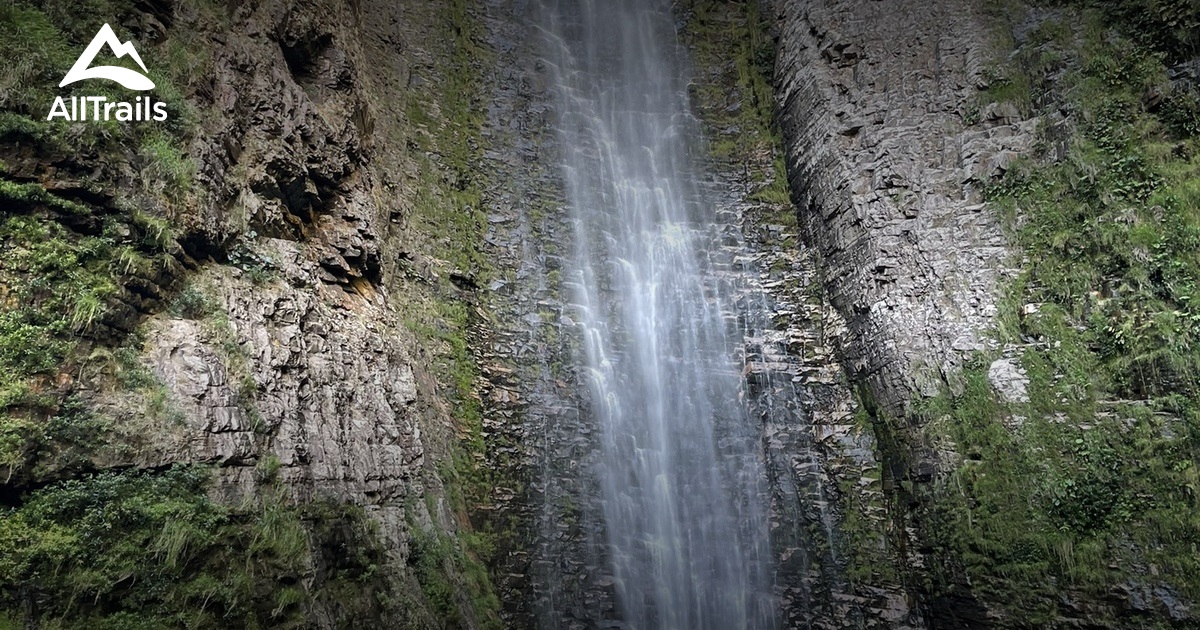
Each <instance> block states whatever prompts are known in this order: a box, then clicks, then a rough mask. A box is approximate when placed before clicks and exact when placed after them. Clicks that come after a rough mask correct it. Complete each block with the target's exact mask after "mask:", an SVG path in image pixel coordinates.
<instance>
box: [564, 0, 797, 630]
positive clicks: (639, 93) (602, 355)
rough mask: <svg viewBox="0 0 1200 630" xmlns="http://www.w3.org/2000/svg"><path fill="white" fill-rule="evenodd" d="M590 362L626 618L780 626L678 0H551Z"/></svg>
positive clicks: (577, 286) (691, 625)
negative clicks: (703, 181)
mask: <svg viewBox="0 0 1200 630" xmlns="http://www.w3.org/2000/svg"><path fill="white" fill-rule="evenodd" d="M543 8H544V9H545V11H544V14H545V15H546V16H547V17H546V20H547V21H546V28H545V31H546V39H547V42H548V44H547V50H548V54H547V57H548V59H547V61H548V63H549V64H550V66H551V69H552V73H551V74H552V77H553V79H554V81H555V84H556V85H555V87H556V94H557V98H558V112H559V131H560V139H561V141H562V142H561V144H562V153H563V162H564V164H563V167H564V174H565V182H566V186H567V197H568V202H569V205H570V209H571V210H570V212H571V222H572V225H573V227H574V236H575V239H574V250H575V251H574V254H573V258H572V259H571V261H570V262H569V263H568V268H567V269H566V271H567V272H568V276H567V277H568V279H569V284H570V286H571V289H572V290H573V294H572V298H571V299H572V302H573V303H572V306H573V310H574V312H575V315H576V318H577V320H578V323H579V326H580V329H581V331H582V336H583V350H584V351H583V353H582V354H583V356H581V357H579V361H580V362H581V363H582V364H583V365H582V368H583V370H584V373H585V374H586V376H587V379H586V380H587V382H588V385H589V392H588V398H589V400H590V410H589V411H590V413H591V414H592V415H593V416H594V418H595V421H596V425H597V426H598V427H599V428H600V430H601V441H602V443H601V454H600V464H599V466H598V470H597V474H598V477H599V487H600V489H601V492H602V497H601V504H602V505H603V516H604V521H605V522H604V526H605V527H604V529H605V531H606V535H607V550H608V555H609V560H610V562H611V569H612V572H613V577H614V578H615V581H616V588H617V595H618V600H619V603H620V610H621V614H622V616H623V619H622V620H623V621H624V622H625V624H627V625H628V626H629V627H630V628H635V629H638V630H649V629H653V628H664V629H677V630H708V629H711V630H730V629H736V628H747V629H758V628H773V627H775V626H776V625H778V624H777V619H776V611H775V608H776V603H775V600H774V598H773V596H772V593H771V590H772V584H771V559H770V547H769V533H768V528H767V522H766V515H765V511H766V510H765V507H764V498H763V497H764V496H765V492H764V491H763V488H762V483H763V472H762V467H763V464H762V461H761V455H760V451H761V447H760V443H759V439H758V433H757V428H756V427H755V426H753V422H752V421H751V420H750V419H749V418H748V417H747V413H746V406H745V405H744V404H743V402H742V396H743V392H742V388H741V385H742V374H741V372H740V369H739V368H740V361H739V360H738V359H737V358H736V350H737V348H738V346H739V344H740V343H741V341H742V337H741V335H740V334H738V333H737V330H736V317H735V316H733V315H732V314H731V313H732V311H731V307H730V304H729V302H730V301H731V300H732V297H733V296H728V295H723V293H724V292H725V289H722V286H723V283H722V282H720V280H719V276H720V275H721V273H723V272H726V271H728V270H727V269H725V268H722V267H721V263H719V262H717V261H716V259H715V258H714V257H713V256H710V252H711V250H712V249H713V247H714V246H715V243H714V238H713V234H714V230H713V229H712V228H713V227H714V226H713V223H714V212H715V209H714V205H713V204H712V203H711V202H710V201H709V200H707V199H706V196H705V195H704V194H703V192H702V191H701V189H700V187H698V186H697V182H698V181H699V180H700V178H701V177H702V175H703V173H702V169H700V168H699V167H698V165H697V164H696V163H695V160H694V159H693V155H694V153H695V151H696V147H695V146H694V145H695V144H696V142H697V140H698V139H699V138H700V129H699V127H698V125H697V124H696V121H695V119H694V117H693V115H692V114H691V112H690V110H689V106H688V99H687V66H686V64H685V63H684V58H683V56H682V54H681V49H680V46H679V44H678V42H677V39H676V33H675V30H674V23H673V17H672V14H671V7H670V4H669V2H667V0H543Z"/></svg>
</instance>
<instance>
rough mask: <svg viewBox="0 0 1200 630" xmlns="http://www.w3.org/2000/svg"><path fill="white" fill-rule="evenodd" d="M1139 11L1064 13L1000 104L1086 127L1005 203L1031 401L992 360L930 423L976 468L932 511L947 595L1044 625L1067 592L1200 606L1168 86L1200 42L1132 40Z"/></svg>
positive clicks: (1185, 129) (1192, 350) (1187, 345)
mask: <svg viewBox="0 0 1200 630" xmlns="http://www.w3.org/2000/svg"><path fill="white" fill-rule="evenodd" d="M1137 4H1143V3H1135V2H1106V3H1096V4H1094V5H1088V7H1087V8H1084V9H1080V10H1077V9H1075V8H1070V7H1068V8H1065V9H1062V13H1061V16H1062V17H1061V18H1060V19H1054V18H1051V19H1050V21H1047V22H1045V23H1043V24H1042V25H1041V26H1040V28H1038V29H1037V30H1036V31H1035V32H1033V34H1032V35H1031V36H1030V39H1029V41H1026V42H1022V45H1021V48H1020V49H1018V54H1017V59H1016V61H1017V63H1016V67H1017V68H1019V69H1020V70H1019V72H1020V74H1019V75H1010V76H1008V77H1007V78H1005V79H1004V80H1003V81H1002V84H1001V85H999V86H997V85H996V84H993V88H992V89H991V90H990V91H989V94H988V95H987V96H988V98H997V99H1004V100H1006V101H1008V102H1014V103H1017V104H1019V105H1020V106H1021V107H1035V106H1041V107H1052V108H1057V107H1058V106H1059V104H1060V103H1061V104H1062V105H1063V106H1064V107H1066V108H1067V109H1068V110H1069V112H1070V114H1071V116H1070V118H1069V124H1071V125H1073V126H1072V127H1059V128H1044V129H1043V130H1042V133H1043V135H1044V137H1045V141H1044V142H1043V148H1044V150H1045V151H1046V152H1047V155H1041V156H1036V157H1035V158H1034V159H1033V160H1030V161H1026V162H1023V163H1018V164H1015V165H1013V167H1012V168H1011V169H1010V170H1009V171H1008V172H1007V173H1006V174H1005V176H1004V177H1003V178H1002V179H1001V180H999V181H997V182H994V183H993V184H992V185H991V186H989V188H988V190H987V192H986V195H987V197H988V199H989V200H990V201H991V202H992V203H993V204H995V205H996V206H997V207H999V208H1000V209H1001V211H1002V215H1003V216H1005V217H1006V218H1007V222H1008V224H1009V229H1010V232H1011V235H1012V237H1013V239H1014V241H1015V242H1016V243H1017V244H1019V245H1020V247H1021V248H1022V249H1023V251H1024V253H1025V260H1027V261H1029V262H1028V263H1027V264H1026V266H1025V267H1024V269H1023V270H1022V271H1021V274H1020V276H1019V277H1018V278H1017V279H1016V280H1015V282H1014V284H1013V286H1011V287H1010V288H1009V293H1008V298H1007V299H1006V300H1005V301H1004V303H1003V305H1002V309H1003V310H1002V312H1001V314H1000V317H999V325H998V329H997V331H996V334H997V336H998V337H999V339H1000V341H1003V342H1006V343H1007V344H1010V347H1016V348H1019V349H1020V350H1021V352H1020V354H1019V357H1018V358H1019V362H1020V364H1021V365H1022V367H1023V368H1024V369H1025V370H1026V372H1027V376H1028V379H1029V386H1028V395H1029V401H1028V402H1027V403H1023V402H1016V403H1012V402H1006V401H1003V400H1001V399H999V398H998V397H997V395H996V394H995V392H994V391H993V388H992V386H991V384H990V383H989V380H988V376H987V373H988V368H989V365H990V363H991V361H992V360H994V359H996V358H998V356H995V355H991V354H988V355H985V356H980V357H977V358H976V359H975V361H974V362H973V363H972V364H971V365H969V366H968V368H967V370H966V372H965V374H964V377H963V389H962V391H961V393H958V394H957V395H952V394H949V393H947V394H945V395H943V396H941V397H939V398H937V399H935V400H933V401H931V402H929V403H928V404H927V405H925V406H923V407H922V408H920V409H917V410H916V411H915V413H916V414H918V415H919V416H921V417H922V422H923V423H925V425H926V429H925V436H926V439H927V440H930V441H934V440H937V439H939V438H940V437H944V436H948V437H949V438H951V440H952V442H953V445H954V450H955V451H956V452H957V453H958V456H959V457H960V458H961V462H960V463H959V465H958V466H957V469H956V470H955V471H954V472H953V473H952V474H950V475H949V477H948V478H946V479H944V480H942V481H940V482H939V483H938V484H937V487H936V488H935V489H934V490H933V492H934V493H935V494H936V498H934V499H933V500H931V501H929V502H928V505H929V506H930V508H929V509H930V510H932V513H931V514H929V515H928V519H927V523H928V527H929V530H930V531H928V532H927V535H928V536H929V537H930V538H931V540H932V542H933V543H934V545H935V548H937V549H940V550H943V552H948V555H946V556H942V557H941V560H942V564H941V565H940V566H939V567H938V570H939V579H940V580H941V583H940V584H935V585H933V588H934V589H935V590H937V589H941V588H946V587H948V585H949V584H951V583H960V584H961V583H964V580H963V579H962V578H963V577H965V578H966V581H969V583H970V584H971V585H972V588H973V589H974V590H975V592H976V593H977V594H980V595H982V596H984V599H985V600H987V601H988V602H991V603H993V604H996V605H998V606H999V607H1000V608H1001V609H1003V610H1006V611H1007V613H1008V615H1009V616H1010V617H1011V618H1013V619H1020V620H1021V621H1022V622H1023V623H1028V624H1032V625H1039V624H1046V623H1051V622H1053V621H1054V620H1055V619H1056V617H1057V615H1058V614H1060V612H1061V611H1060V610H1059V606H1060V596H1061V594H1062V593H1063V591H1064V590H1065V589H1069V590H1071V591H1073V592H1077V593H1085V594H1088V595H1090V596H1092V597H1094V598H1097V599H1100V598H1104V597H1106V596H1107V595H1108V594H1109V593H1110V591H1111V589H1112V588H1113V586H1114V585H1117V584H1126V583H1133V584H1148V585H1152V586H1165V587H1167V588H1169V589H1171V590H1173V591H1174V592H1175V593H1177V594H1179V595H1182V596H1184V597H1186V598H1189V599H1191V600H1193V601H1195V600H1196V598H1200V554H1198V553H1197V550H1198V549H1200V510H1198V509H1197V508H1198V507H1200V506H1198V505H1197V500H1198V495H1197V490H1198V489H1200V472H1198V469H1197V464H1198V463H1200V459H1198V457H1200V450H1198V449H1200V380H1198V379H1200V304H1198V303H1197V301H1198V300H1200V293H1198V291H1200V282H1198V280H1200V257H1198V256H1197V254H1196V252H1197V251H1200V213H1197V208H1200V138H1198V137H1197V136H1196V122H1197V118H1196V116H1197V110H1196V109H1195V107H1194V104H1195V96H1194V95H1189V94H1187V93H1179V92H1172V91H1171V90H1170V89H1169V83H1168V82H1167V80H1166V64H1167V62H1168V61H1169V60H1170V59H1171V55H1172V54H1175V52H1178V50H1176V49H1175V48H1174V47H1184V46H1194V42H1192V43H1190V44H1189V43H1187V42H1188V41H1190V40H1189V39H1188V37H1185V36H1184V35H1182V34H1181V33H1178V32H1176V31H1175V30H1173V27H1171V28H1167V27H1166V26H1164V27H1163V29H1165V30H1159V31H1155V32H1154V33H1153V34H1147V33H1146V32H1136V29H1135V32H1124V31H1122V32H1117V31H1115V30H1114V29H1113V28H1112V27H1111V26H1110V25H1111V24H1114V23H1117V24H1121V25H1122V26H1129V25H1137V24H1141V22H1139V21H1136V20H1135V21H1117V22H1114V20H1113V17H1114V16H1120V15H1124V13H1122V12H1124V11H1127V10H1129V7H1131V6H1134V5H1137ZM1154 4H1155V5H1156V6H1158V7H1159V8H1163V7H1166V6H1167V5H1170V6H1175V5H1173V4H1170V3H1165V4H1162V5H1159V3H1154ZM1185 4H1186V3H1185ZM1179 6H1183V5H1179ZM1163 10H1166V9H1163ZM1191 10H1192V13H1190V14H1189V15H1190V19H1195V18H1196V17H1197V16H1200V11H1198V10H1197V7H1195V6H1194V5H1193V6H1192V9H1191ZM1077 11H1078V12H1079V13H1078V15H1082V18H1083V19H1082V20H1077V19H1076V15H1077ZM1147 19H1150V18H1149V17H1148V18H1147ZM1163 24H1165V22H1164V23H1163ZM1070 25H1075V26H1070ZM1189 37H1190V36H1189ZM1145 41H1154V42H1156V44H1155V45H1154V46H1149V45H1145V44H1139V43H1138V42H1145ZM1172 42H1174V43H1172ZM1191 50H1194V48H1192V49H1191ZM1164 86H1168V87H1166V88H1164ZM1155 94H1158V95H1159V96H1160V97H1161V98H1159V97H1153V96H1148V95H1155ZM1036 104H1040V105H1036ZM1064 129H1066V132H1065V133H1064V131H1063V130H1064ZM1060 142H1061V143H1062V144H1058V143H1060ZM1055 145H1057V148H1058V150H1060V151H1062V150H1065V157H1064V158H1063V159H1059V160H1057V161H1054V160H1053V159H1052V158H1051V157H1050V155H1049V153H1050V152H1051V150H1052V149H1055V148H1056V146H1055ZM879 422H883V423H884V424H886V422H885V421H879ZM964 573H965V576H964V575H962V574H964Z"/></svg>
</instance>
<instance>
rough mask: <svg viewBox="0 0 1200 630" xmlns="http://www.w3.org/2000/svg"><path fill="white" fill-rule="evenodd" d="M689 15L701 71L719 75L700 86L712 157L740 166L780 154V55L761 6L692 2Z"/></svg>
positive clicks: (751, 1) (688, 31) (689, 34)
mask: <svg viewBox="0 0 1200 630" xmlns="http://www.w3.org/2000/svg"><path fill="white" fill-rule="evenodd" d="M684 10H685V12H686V13H685V14H686V15H687V16H688V18H687V25H686V27H685V29H684V31H683V33H684V35H685V37H686V40H687V43H688V45H689V46H690V47H691V49H692V51H693V54H694V55H695V61H696V64H697V67H699V68H701V69H712V70H713V71H715V72H716V73H717V74H716V75H715V76H711V77H708V78H707V79H708V80H704V81H699V82H697V84H696V86H695V89H696V90H697V94H696V96H697V97H698V98H696V101H695V102H696V103H697V107H698V110H699V111H698V113H699V114H700V117H701V119H702V120H703V121H704V123H705V126H706V127H707V132H708V133H707V135H708V136H709V137H710V138H712V139H713V140H711V141H710V143H709V147H708V148H709V152H710V153H711V154H712V155H713V157H715V158H717V159H720V160H723V161H730V162H735V163H738V162H740V163H745V162H748V161H750V160H752V159H754V158H755V156H757V155H758V154H762V153H766V154H767V155H770V154H771V153H772V152H777V151H778V147H779V146H780V144H781V143H780V139H779V133H778V130H777V129H776V127H775V125H774V121H775V115H774V108H775V100H774V90H773V88H772V85H771V74H772V72H773V71H774V63H775V51H774V44H773V42H772V41H771V38H770V35H769V34H768V31H767V26H766V23H765V21H764V20H763V17H762V16H761V15H760V3H759V2H757V1H756V0H737V1H735V2H723V1H718V0H689V1H688V2H685V3H684ZM784 181H785V182H786V178H784ZM784 189H786V183H785V184H784Z"/></svg>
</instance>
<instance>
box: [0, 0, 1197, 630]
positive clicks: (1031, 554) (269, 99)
mask: <svg viewBox="0 0 1200 630" xmlns="http://www.w3.org/2000/svg"><path fill="white" fill-rule="evenodd" d="M1151 4H1153V6H1152V7H1151V6H1149V5H1146V6H1143V3H1139V2H1138V1H1137V0H1105V1H1103V2H1094V3H1069V2H1068V3H1047V5H1045V6H1042V5H1041V4H1040V3H1037V4H1033V5H1027V4H1025V3H1021V2H996V3H986V4H985V5H980V4H979V3H972V2H967V1H965V0H963V1H959V0H933V1H925V2H919V1H916V0H911V1H910V0H883V1H880V2H871V3H864V2H855V1H852V0H847V1H841V0H815V1H809V0H805V1H801V0H773V1H769V2H768V1H763V2H757V1H754V0H745V1H741V2H725V1H720V0H678V1H676V2H674V3H672V8H673V10H674V11H675V13H676V18H677V28H678V31H679V37H680V44H681V45H682V46H683V47H685V48H686V50H687V51H688V53H689V55H690V62H691V64H692V66H693V68H692V75H693V77H694V80H693V81H692V83H691V84H689V86H688V90H689V94H688V96H689V98H690V100H691V104H692V109H693V111H694V113H695V114H696V115H697V116H698V118H699V119H700V122H701V126H702V127H703V130H704V133H705V139H704V142H703V143H702V148H703V152H704V154H703V155H700V156H697V157H698V159H699V160H700V161H702V162H703V163H704V165H705V169H706V170H705V179H704V181H699V182H695V184H696V185H697V186H698V187H701V188H703V189H704V190H705V191H706V194H708V195H709V197H710V198H711V199H713V200H714V201H715V203H716V204H717V206H718V208H717V211H716V215H717V216H718V217H719V218H720V221H721V223H720V225H718V226H715V228H714V233H713V239H714V242H716V243H719V245H718V246H716V247H714V248H713V251H714V254H713V255H714V261H715V262H714V265H715V266H716V267H718V268H719V269H720V270H721V274H720V276H721V277H720V279H719V281H720V282H723V283H728V285H729V286H731V287H735V291H734V293H735V294H736V296H737V299H736V300H735V304H733V306H732V308H731V309H730V312H729V313H726V314H725V316H726V318H727V319H728V320H729V321H731V322H735V325H736V327H737V328H738V330H741V331H743V332H744V333H745V335H744V336H745V339H744V344H743V346H744V347H743V349H742V350H741V351H740V352H739V358H740V359H741V361H742V365H741V366H740V368H741V370H742V380H743V383H742V388H741V390H740V392H739V396H740V399H741V401H742V404H744V405H746V406H747V408H748V409H749V412H750V417H751V418H752V419H754V421H755V422H756V423H757V426H758V427H759V430H760V431H761V442H762V445H763V451H762V456H763V462H764V464H765V467H766V471H767V478H768V479H767V481H768V484H767V488H768V490H769V494H770V497H769V502H770V514H769V515H768V516H769V521H770V528H771V538H772V539H771V543H772V546H771V548H772V551H773V552H774V554H775V560H776V564H777V570H776V576H775V577H776V579H775V581H776V594H777V595H778V597H779V601H780V602H781V609H782V616H781V619H782V621H783V625H784V626H785V627H789V628H793V627H794V628H801V627H828V628H839V627H846V628H849V627H889V628H893V627H895V628H904V627H912V628H920V627H979V626H994V627H1013V626H1031V627H1032V626H1039V627H1044V626H1058V627H1078V626H1085V627H1113V626H1124V627H1133V626H1138V627H1167V626H1170V625H1174V626H1178V627H1186V626H1188V625H1189V624H1194V623H1195V621H1194V616H1195V613H1194V612H1193V611H1194V610H1195V606H1194V604H1193V602H1194V601H1195V598H1196V597H1198V596H1200V583H1198V582H1197V577H1196V576H1200V564H1198V562H1200V561H1197V560H1196V558H1197V556H1196V554H1195V545H1197V544H1200V540H1197V538H1196V532H1197V531H1200V521H1197V519H1198V518H1200V516H1197V514H1200V511H1197V510H1196V509H1195V507H1196V506H1195V501H1196V488H1197V487H1200V482H1198V480H1197V474H1198V473H1197V470H1200V469H1198V468H1197V466H1196V455H1195V453H1196V450H1195V447H1194V446H1193V444H1195V439H1196V438H1195V437H1194V436H1196V435H1200V433H1197V429H1196V427H1197V426H1200V424H1198V422H1200V421H1198V420H1197V418H1198V417H1200V416H1198V415H1197V413H1198V412H1197V409H1200V403H1198V402H1197V401H1200V398H1198V396H1200V392H1198V389H1197V375H1200V360H1198V359H1196V356H1197V355H1196V353H1195V350H1194V349H1195V347H1197V346H1196V344H1197V343H1200V328H1198V327H1197V324H1196V322H1200V315H1197V312H1196V310H1195V308H1196V307H1194V306H1193V304H1200V296H1194V298H1195V299H1193V292H1194V291H1195V287H1196V286H1197V285H1198V284H1200V283H1196V282H1195V278H1196V277H1197V275H1200V273H1198V270H1197V264H1198V263H1197V261H1196V260H1195V257H1194V255H1192V253H1191V252H1194V251H1195V250H1196V248H1197V247H1200V229H1197V223H1196V220H1195V218H1194V217H1192V214H1194V213H1191V212H1190V211H1189V208H1194V207H1196V206H1198V205H1200V191H1198V190H1197V189H1196V187H1195V185H1194V182H1195V181H1197V179H1198V177H1200V167H1197V160H1198V159H1200V158H1197V156H1198V155H1200V146H1198V143H1197V139H1196V137H1197V133H1198V131H1200V122H1198V121H1200V89H1198V88H1197V85H1198V82H1200V71H1198V70H1197V62H1196V54H1197V44H1198V42H1196V41H1195V33H1196V32H1197V26H1198V25H1200V13H1198V12H1197V11H1196V9H1195V6H1194V3H1193V4H1188V2H1186V1H1183V2H1160V3H1151ZM93 5H94V6H93ZM1148 7H1149V8H1148ZM538 10H539V3H538V2H534V1H532V0H479V1H469V0H446V1H444V2H424V1H415V0H414V1H411V2H409V1H404V2H384V1H382V0H357V1H354V2H321V1H316V0H294V1H292V0H278V1H276V0H271V1H264V2H254V3H217V2H207V1H205V0H175V1H166V0H164V1H161V2H158V1H153V2H142V1H136V2H135V1H126V0H107V1H105V2H99V3H91V4H87V5H86V6H85V5H83V4H80V3H73V2H65V1H61V2H60V1H58V0H44V1H38V2H28V3H26V2H21V3H14V4H12V5H9V6H6V7H0V24H3V25H4V27H5V28H4V29H3V33H4V34H3V35H2V36H0V53H3V54H4V55H5V57H6V58H11V59H21V60H23V61H22V62H21V63H13V64H10V66H9V67H7V68H6V69H4V70H3V71H0V110H2V111H0V204H2V206H0V254H2V255H0V473H3V477H2V479H3V482H2V483H0V511H2V518H3V521H2V522H0V628H4V627H9V626H12V627H33V628H36V627H60V626H61V627H79V628H104V627H110V628H128V627H140V626H135V625H134V623H135V621H136V622H137V623H141V624H143V625H145V627H165V626H172V627H176V626H179V625H189V626H205V627H313V628H334V627H339V628H340V627H351V626H359V627H400V628H492V627H513V628H527V627H546V628H589V627H596V626H597V625H598V624H601V623H607V624H610V626H611V627H621V626H620V625H619V624H620V621H619V620H618V619H617V617H618V613H617V612H616V611H617V610H618V609H619V608H618V606H617V604H616V601H615V597H616V594H615V588H614V585H613V576H612V575H611V570H610V568H609V567H608V562H607V561H606V558H605V554H606V553H607V551H606V549H605V547H604V545H603V544H600V543H599V542H598V541H603V534H604V532H603V519H602V517H601V516H600V514H601V506H600V505H599V503H598V501H599V499H598V496H599V493H598V492H597V491H596V488H595V480H594V478H593V477H592V476H591V475H590V474H589V472H588V471H589V469H590V467H592V466H594V465H595V464H596V458H597V444H596V440H597V427H596V426H595V424H594V420H593V419H591V418H589V417H588V414H587V413H586V411H584V410H585V409H586V405H585V404H584V402H585V401H583V399H582V395H581V394H580V391H581V389H582V387H583V386H582V378H583V377H582V375H581V374H580V373H579V368H577V367H575V366H576V365H577V362H576V361H575V359H574V358H575V357H576V356H577V354H578V352H579V351H580V350H579V340H578V338H577V333H578V325H577V324H576V321H577V320H578V318H577V317H576V316H575V315H574V314H573V313H572V311H571V307H570V305H569V304H568V302H569V300H568V299H566V298H565V297H564V291H565V284H564V283H565V281H564V272H563V264H564V259H565V257H567V256H568V252H569V248H570V247H571V246H572V243H571V238H572V237H571V233H572V231H571V229H570V225H569V219H568V214H567V211H566V200H565V195H564V193H563V187H564V184H563V181H562V175H561V172H560V168H559V159H560V153H561V150H562V149H561V147H558V146H557V143H558V142H559V141H560V140H559V139H558V138H557V135H556V134H555V125H556V124H557V122H556V121H557V118H556V112H555V106H554V98H553V94H552V93H551V89H550V86H549V79H548V77H549V74H550V69H549V68H548V67H547V60H546V55H545V49H544V47H543V43H542V42H541V39H540V37H541V36H540V35H538V36H534V35H532V34H531V30H537V29H536V28H534V26H533V25H535V24H537V23H538V19H539V17H538ZM105 21H112V24H113V26H114V27H116V28H117V31H118V36H119V37H120V38H121V39H122V40H125V39H132V40H133V41H135V42H136V44H137V46H138V50H139V51H140V53H141V55H142V57H143V59H144V60H145V61H146V63H147V66H148V67H149V68H150V74H151V77H152V78H153V79H154V80H155V82H156V83H157V88H156V90H155V91H154V92H153V94H154V96H155V98H156V99H157V100H161V101H163V102H165V103H167V106H168V109H169V111H170V118H169V120H168V122H167V123H165V124H163V125H159V126H146V125H141V126H138V125H131V124H116V123H100V122H96V123H95V124H91V123H88V124H83V123H65V122H62V121H50V122H48V121H46V120H45V110H46V109H47V108H48V107H49V103H50V102H51V101H52V100H53V97H54V96H55V95H58V94H85V93H87V94H91V93H103V94H105V95H107V96H109V97H110V98H116V99H122V98H126V96H127V95H126V94H125V93H123V92H121V91H118V90H117V88H115V87H113V88H97V87H90V86H87V84H86V83H85V84H81V85H79V86H73V87H71V88H69V89H66V90H58V89H57V88H56V86H57V84H58V82H59V81H60V80H61V78H62V75H63V73H64V72H66V70H67V69H68V68H69V67H70V65H71V63H73V61H74V59H75V58H76V56H77V55H78V53H79V51H80V50H82V48H83V47H84V46H85V45H86V43H87V42H88V41H89V40H90V38H91V37H92V36H93V34H94V33H95V32H96V30H97V29H98V28H99V26H100V25H101V24H102V23H103V22H105ZM118 24H119V27H118ZM89 90H93V91H96V90H98V91H96V92H89ZM1189 182H1191V183H1189ZM747 313H760V314H765V316H764V317H762V318H761V320H756V321H751V320H750V319H748V315H747ZM54 624H60V626H56V625H54Z"/></svg>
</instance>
